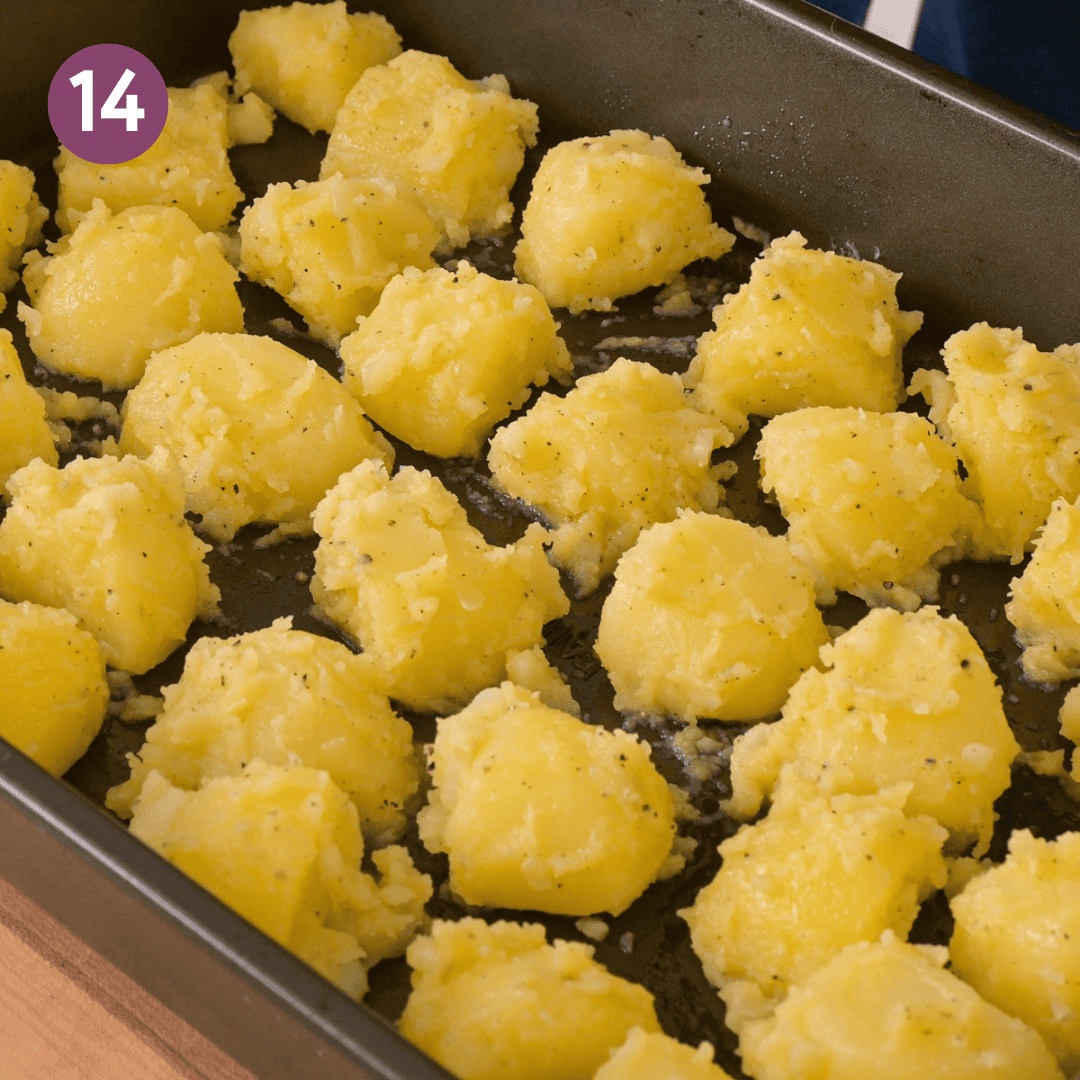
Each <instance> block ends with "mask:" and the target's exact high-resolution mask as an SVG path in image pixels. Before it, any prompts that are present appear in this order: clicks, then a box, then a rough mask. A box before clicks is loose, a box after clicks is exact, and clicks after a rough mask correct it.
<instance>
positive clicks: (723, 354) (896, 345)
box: [686, 232, 922, 435]
mask: <svg viewBox="0 0 1080 1080" xmlns="http://www.w3.org/2000/svg"><path fill="white" fill-rule="evenodd" d="M899 278H900V275H899V274H894V273H893V272H892V271H891V270H886V269H885V267H883V266H879V265H878V264H877V263H873V262H868V261H866V260H863V259H852V258H849V257H847V256H844V255H837V254H836V252H834V251H817V250H815V249H813V248H807V247H806V240H805V239H804V238H803V237H802V236H801V235H800V234H799V233H797V232H794V233H791V234H790V235H788V236H784V237H780V238H779V239H777V240H774V241H773V242H772V243H771V244H770V245H769V246H768V247H767V248H766V249H765V250H764V251H763V252H762V253H761V256H760V257H759V258H758V259H757V260H756V261H755V262H754V264H753V266H752V267H751V268H750V280H749V281H748V282H746V283H745V284H743V285H742V286H741V287H740V289H739V291H738V292H736V293H732V294H730V295H728V296H725V297H724V300H723V303H722V304H720V305H719V306H718V307H716V308H714V309H713V321H714V322H715V323H716V329H715V330H711V331H709V332H708V333H705V334H703V335H702V336H701V338H700V340H699V341H698V349H697V355H696V356H695V357H694V360H693V361H692V363H691V364H690V368H689V370H688V371H687V373H686V382H687V385H688V386H690V387H692V388H693V391H694V399H695V402H696V403H697V405H698V406H699V407H700V408H702V409H704V410H706V411H707V412H711V413H713V414H714V415H716V416H717V417H719V418H720V419H721V420H722V421H723V422H724V423H725V424H727V426H728V427H729V428H731V430H732V431H733V432H735V433H736V434H737V435H742V434H743V433H744V432H745V431H746V429H747V417H748V416H750V414H754V415H757V416H768V417H771V416H776V415H778V414H779V413H784V412H791V411H792V410H793V409H801V408H805V407H807V406H811V405H830V406H832V407H833V408H844V407H846V406H853V407H855V408H863V409H870V410H873V411H875V412H891V411H892V410H893V409H895V408H896V407H897V405H899V404H900V402H901V401H903V400H904V375H903V370H902V368H901V363H900V358H901V352H902V351H903V348H904V345H905V344H906V343H907V341H908V339H909V338H910V337H911V335H912V334H914V333H915V331H916V330H918V329H919V327H920V326H921V325H922V313H921V312H918V311H901V310H900V308H899V305H898V304H897V302H896V282H897V281H898V280H899Z"/></svg>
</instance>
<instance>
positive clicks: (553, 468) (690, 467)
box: [488, 358, 733, 594]
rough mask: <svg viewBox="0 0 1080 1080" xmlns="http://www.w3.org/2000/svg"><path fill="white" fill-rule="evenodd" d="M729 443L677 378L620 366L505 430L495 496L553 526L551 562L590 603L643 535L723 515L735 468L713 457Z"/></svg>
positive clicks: (499, 439)
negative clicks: (689, 513)
mask: <svg viewBox="0 0 1080 1080" xmlns="http://www.w3.org/2000/svg"><path fill="white" fill-rule="evenodd" d="M731 441H732V439H731V433H730V432H729V431H728V430H727V428H725V427H724V425H723V424H721V423H719V421H716V420H714V419H712V418H711V417H708V416H706V415H705V414H704V413H701V412H698V411H697V410H696V409H692V408H690V407H689V406H688V404H687V401H686V396H685V394H684V393H683V389H682V383H681V381H680V379H679V377H678V376H677V375H664V374H663V373H661V372H660V371H658V370H657V369H656V368H654V367H653V366H652V365H651V364H644V363H637V362H635V361H632V360H627V359H625V358H621V359H619V360H616V361H615V363H614V364H612V365H611V367H610V368H608V369H607V371H603V372H600V373H598V374H596V375H586V376H585V377H584V378H582V379H579V380H578V382H577V384H576V385H575V387H574V389H573V390H571V391H570V393H569V394H567V395H566V397H557V396H555V395H553V394H544V395H543V396H542V397H541V398H540V400H539V401H538V402H537V403H536V404H535V405H533V407H532V408H531V409H530V410H529V411H528V413H526V414H525V416H523V417H521V418H520V419H518V420H515V421H514V422H513V423H511V424H507V425H506V426H505V427H504V428H502V429H501V430H500V431H497V432H496V433H495V435H494V437H493V438H492V440H491V451H490V453H489V454H488V463H489V464H490V466H491V472H492V478H493V480H494V482H495V484H496V486H497V487H499V488H501V489H502V490H503V491H505V492H507V493H508V494H510V495H512V496H514V497H515V498H518V499H522V500H524V501H525V502H527V503H530V504H531V505H532V506H534V507H535V508H536V509H537V510H539V511H540V513H541V514H543V515H544V518H545V520H546V521H547V522H548V523H549V524H550V525H552V526H553V528H554V531H553V534H552V547H551V559H552V561H553V562H554V563H555V564H556V565H557V566H561V567H563V568H564V569H566V570H567V571H569V573H570V574H571V576H572V577H573V579H574V583H575V584H576V585H577V587H578V589H579V591H580V592H581V593H582V594H586V593H589V592H592V591H593V590H594V589H595V588H596V587H597V585H599V583H600V579H601V578H603V577H606V576H607V575H608V574H610V573H611V572H612V571H613V570H614V569H615V564H616V563H617V562H618V561H619V558H620V556H621V555H622V554H623V553H624V552H625V551H626V550H627V549H628V548H630V547H632V546H633V544H634V542H635V541H636V540H637V538H638V535H639V534H640V532H641V530H642V529H644V528H647V527H648V526H649V525H654V524H656V523H657V522H660V521H671V520H672V519H673V518H674V517H675V515H676V514H677V513H678V511H679V510H708V511H713V510H716V509H717V507H718V506H719V505H720V504H721V503H722V502H723V499H724V489H723V488H722V487H721V486H720V480H721V479H726V478H727V477H728V476H729V475H731V471H732V470H733V467H732V470H729V469H728V468H727V467H725V466H721V465H713V464H712V463H711V462H712V452H713V450H715V449H716V448H717V447H721V446H728V445H730V443H731Z"/></svg>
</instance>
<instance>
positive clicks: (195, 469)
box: [119, 334, 394, 540]
mask: <svg viewBox="0 0 1080 1080" xmlns="http://www.w3.org/2000/svg"><path fill="white" fill-rule="evenodd" d="M121 415H122V418H123V428H122V430H121V434H120V442H119V447H120V450H121V452H123V453H132V454H137V455H139V456H142V457H146V456H149V455H150V454H151V453H152V452H154V450H155V449H156V448H158V447H164V448H165V449H167V450H168V451H169V453H170V454H171V455H172V457H173V460H174V461H175V462H177V463H178V465H179V468H180V472H181V474H182V476H183V482H184V491H185V493H186V507H187V509H188V510H189V511H190V512H192V513H195V514H198V515H200V517H201V522H200V525H199V528H200V530H201V531H203V532H205V533H206V534H208V535H209V536H211V537H212V538H213V539H215V540H230V539H231V538H232V537H233V536H234V535H235V534H236V532H237V530H238V529H240V528H242V527H243V526H244V525H247V524H248V523H249V522H277V523H279V524H282V525H284V526H286V527H287V528H288V529H289V530H290V531H292V532H294V533H305V534H307V533H310V532H311V514H312V511H313V510H314V509H315V506H316V505H317V504H318V502H319V500H320V499H322V497H323V496H324V495H325V494H326V492H327V491H328V490H329V489H330V488H332V487H333V486H334V484H335V483H337V480H338V477H339V476H341V474H342V473H344V472H347V471H348V470H349V469H351V468H353V466H355V465H356V464H357V463H358V462H360V461H362V460H365V459H367V458H376V459H378V460H379V461H380V462H384V463H386V464H387V465H389V464H391V463H392V462H393V460H394V452H393V449H392V448H391V447H390V444H389V443H388V442H387V441H386V439H385V438H384V437H383V436H382V435H380V434H379V433H378V432H377V431H376V430H375V429H374V428H373V427H372V426H371V424H370V423H369V422H368V420H367V418H366V417H365V416H364V414H363V411H362V410H361V408H360V406H359V405H357V403H356V401H355V400H353V398H352V396H351V395H350V394H349V392H348V391H347V390H346V389H345V388H344V387H343V386H342V385H341V383H339V382H338V381H337V379H335V378H334V377H333V375H331V374H330V373H329V372H327V371H324V370H323V369H322V368H321V367H319V365H318V364H316V363H315V361H314V360H309V359H308V358H307V357H305V356H302V355H301V354H300V353H298V352H296V351H295V350H293V349H290V348H289V347H288V346H287V345H283V344H282V343H281V342H279V341H275V340H274V339H273V338H270V337H261V336H258V335H254V334H201V335H199V336H198V337H196V338H193V339H192V340H191V341H188V342H185V343H184V344H183V345H178V346H176V347H175V348H172V349H164V350H162V351H161V352H159V353H155V354H154V356H153V357H151V359H150V361H149V363H148V364H147V365H146V373H145V374H144V375H143V378H142V379H141V380H140V382H139V385H138V386H136V387H135V389H133V390H132V391H131V392H130V393H129V394H128V396H127V398H126V400H125V401H124V406H123V409H122V413H121Z"/></svg>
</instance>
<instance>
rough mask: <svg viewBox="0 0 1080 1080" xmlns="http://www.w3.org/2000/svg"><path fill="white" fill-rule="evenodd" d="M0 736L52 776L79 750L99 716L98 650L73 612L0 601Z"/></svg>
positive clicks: (102, 686) (103, 700)
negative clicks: (0, 689) (1, 696)
mask: <svg viewBox="0 0 1080 1080" xmlns="http://www.w3.org/2000/svg"><path fill="white" fill-rule="evenodd" d="M0 686H3V688H4V694H3V698H2V699H0V736H3V738H5V739H7V741H8V742H9V743H11V744H12V745H13V746H15V747H17V748H18V749H19V750H21V751H22V752H23V753H24V754H26V755H27V757H29V758H32V759H33V760H34V761H36V762H37V763H38V764H39V765H40V766H41V767H42V768H43V769H45V770H47V771H48V772H50V773H52V775H53V776H63V774H64V773H66V772H67V771H68V769H70V768H71V766H72V765H74V764H75V762H76V761H78V760H79V758H81V757H82V756H83V754H85V753H86V750H87V748H88V747H89V746H90V743H91V742H92V741H93V738H94V736H95V735H96V734H97V733H98V731H99V730H100V728H101V723H102V721H103V720H104V719H105V710H106V708H107V707H108V704H109V685H108V683H107V682H106V681H105V657H104V656H103V655H102V652H101V647H100V646H99V645H98V643H97V641H95V640H94V638H93V636H92V635H91V634H88V633H87V632H86V631H85V630H81V629H79V625H78V621H77V620H76V618H75V616H74V615H72V614H71V613H70V612H68V611H63V610H61V609H59V608H52V607H42V606H40V605H39V604H31V603H29V602H25V601H24V602H23V603H21V604H9V603H8V602H7V601H6V600H0Z"/></svg>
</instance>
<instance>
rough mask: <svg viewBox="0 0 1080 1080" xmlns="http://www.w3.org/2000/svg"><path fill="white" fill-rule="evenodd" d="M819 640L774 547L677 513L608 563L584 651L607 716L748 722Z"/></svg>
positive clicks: (736, 526)
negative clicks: (601, 672)
mask: <svg viewBox="0 0 1080 1080" xmlns="http://www.w3.org/2000/svg"><path fill="white" fill-rule="evenodd" d="M828 636H829V635H828V631H826V629H825V624H824V623H823V622H822V619H821V614H820V612H819V611H818V609H817V608H816V607H815V606H814V590H813V582H812V578H811V575H810V570H809V569H808V568H807V567H806V566H805V565H804V564H803V563H801V562H800V561H799V560H798V559H797V558H795V556H794V555H792V554H791V551H790V549H789V548H788V544H787V541H786V540H784V539H783V538H782V537H773V536H768V535H767V534H766V533H765V532H764V530H762V531H760V532H759V531H758V530H757V529H754V528H753V527H751V526H750V525H747V524H745V523H744V522H741V521H732V520H729V519H726V518H721V517H717V516H716V515H713V514H705V513H699V512H690V511H683V512H681V513H680V515H679V517H678V519H677V520H675V521H672V522H666V523H662V524H659V525H653V526H651V527H650V528H648V529H646V530H644V531H643V532H642V534H641V538H640V539H639V540H638V542H637V544H635V545H634V547H632V548H631V549H630V550H629V551H628V552H627V553H626V554H625V555H624V556H623V557H622V559H621V560H620V562H619V565H618V566H617V567H616V569H615V585H614V586H613V587H612V590H611V593H610V595H609V596H608V598H607V600H605V601H604V607H603V612H602V614H601V617H600V630H599V634H598V636H597V639H596V652H597V655H598V656H599V657H600V660H601V661H602V663H603V665H604V667H605V668H606V669H607V672H608V675H609V676H610V678H611V682H612V684H613V685H614V687H615V707H616V708H617V709H623V710H636V711H640V712H646V713H651V714H658V715H665V714H666V715H674V716H678V717H681V718H682V719H684V720H691V719H693V718H694V717H698V716H700V717H714V718H716V719H719V720H748V719H751V720H752V719H760V718H761V717H764V716H769V715H771V714H772V713H774V712H776V711H777V710H778V709H779V708H780V706H781V705H782V704H783V703H784V699H785V698H786V697H787V692H788V688H789V687H790V686H791V684H792V683H793V682H794V681H795V680H796V679H797V678H798V677H799V676H800V675H801V674H802V673H803V672H804V671H805V670H806V669H807V668H809V667H812V666H813V665H814V664H815V663H816V661H817V654H818V649H819V647H820V646H821V645H823V644H824V643H825V642H826V641H827V640H828Z"/></svg>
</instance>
